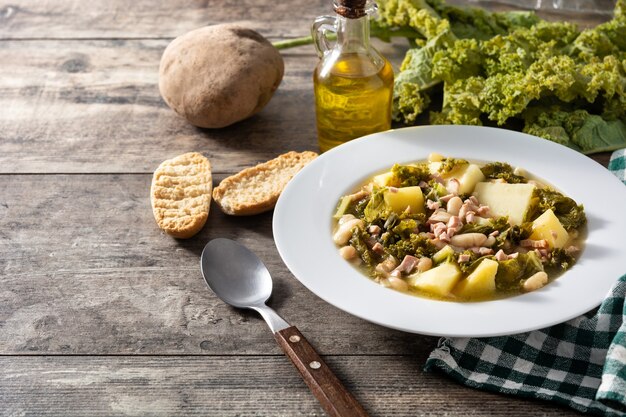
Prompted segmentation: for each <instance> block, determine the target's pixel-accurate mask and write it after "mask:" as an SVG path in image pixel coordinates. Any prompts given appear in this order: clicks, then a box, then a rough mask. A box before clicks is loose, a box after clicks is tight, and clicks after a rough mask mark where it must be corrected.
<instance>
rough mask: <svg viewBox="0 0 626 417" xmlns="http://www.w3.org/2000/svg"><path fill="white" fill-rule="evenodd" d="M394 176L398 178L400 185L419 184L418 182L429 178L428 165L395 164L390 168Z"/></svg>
mask: <svg viewBox="0 0 626 417" xmlns="http://www.w3.org/2000/svg"><path fill="white" fill-rule="evenodd" d="M391 172H392V173H393V175H394V177H396V178H397V179H399V180H400V186H401V187H411V186H415V185H419V183H420V182H422V181H424V182H428V181H429V180H430V171H429V170H428V165H426V164H418V165H400V164H395V165H394V166H393V167H392V168H391Z"/></svg>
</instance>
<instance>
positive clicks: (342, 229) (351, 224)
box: [333, 219, 363, 246]
mask: <svg viewBox="0 0 626 417" xmlns="http://www.w3.org/2000/svg"><path fill="white" fill-rule="evenodd" d="M355 227H363V220H361V219H352V220H348V221H347V222H345V223H343V224H341V225H340V226H339V228H338V229H337V231H336V232H335V234H334V235H333V241H334V242H335V243H336V244H337V245H341V246H343V245H345V244H346V243H348V241H349V240H350V236H352V229H354V228H355Z"/></svg>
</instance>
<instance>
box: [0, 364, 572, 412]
mask: <svg viewBox="0 0 626 417" xmlns="http://www.w3.org/2000/svg"><path fill="white" fill-rule="evenodd" d="M325 360H326V361H327V362H328V364H329V366H330V367H331V368H332V369H333V370H334V371H335V372H336V373H337V375H338V376H339V377H340V378H341V379H342V380H343V381H344V383H345V384H346V386H347V387H348V389H350V390H351V391H352V393H353V394H354V395H355V397H356V398H357V399H358V400H359V401H360V402H361V403H362V405H363V406H364V407H365V408H366V409H367V410H368V411H369V412H370V414H371V415H372V416H394V417H401V416H417V415H420V416H441V415H446V416H484V415H490V416H521V415H532V416H576V415H578V414H577V413H575V412H574V411H571V410H569V409H567V408H564V407H560V406H557V405H554V404H551V403H547V402H541V401H533V400H525V399H519V398H516V397H511V396H504V395H498V394H493V393H488V392H482V391H478V390H473V389H469V388H466V387H463V386H461V385H458V384H457V383H455V382H453V381H451V380H449V379H447V378H445V377H444V376H443V375H441V374H439V373H425V372H423V371H422V370H421V366H422V363H423V362H424V358H422V357H414V356H395V357H386V356H379V357H370V356H354V357H336V356H331V357H326V358H325ZM0 369H1V370H0V398H2V408H3V413H4V414H5V415H44V414H45V415H46V416H63V417H72V416H83V415H87V414H89V415H91V416H111V415H151V416H179V415H185V416H206V415H208V416H220V417H228V416H241V415H245V416H294V415H308V416H323V415H324V413H323V411H322V409H321V408H320V407H319V405H318V404H317V402H316V400H315V398H314V397H313V396H312V395H311V394H310V393H309V391H308V389H307V388H306V386H305V385H304V383H303V382H302V380H300V378H299V376H298V374H297V372H296V371H295V369H293V367H292V366H291V365H290V364H289V362H288V360H287V359H286V358H284V357H247V358H241V357H184V358H181V357H167V358H153V357H87V358H86V357H28V358H25V357H3V358H0Z"/></svg>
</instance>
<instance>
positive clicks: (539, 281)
mask: <svg viewBox="0 0 626 417" xmlns="http://www.w3.org/2000/svg"><path fill="white" fill-rule="evenodd" d="M547 283H548V274H546V273H545V272H543V271H541V272H537V273H536V274H535V275H532V276H531V277H530V278H528V279H527V280H526V281H524V284H523V285H522V286H523V287H524V291H529V292H530V291H535V290H538V289H539V288H541V287H543V286H544V285H546V284H547Z"/></svg>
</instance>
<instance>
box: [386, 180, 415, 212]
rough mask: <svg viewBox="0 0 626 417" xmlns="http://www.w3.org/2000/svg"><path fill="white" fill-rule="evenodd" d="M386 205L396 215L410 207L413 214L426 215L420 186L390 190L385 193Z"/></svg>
mask: <svg viewBox="0 0 626 417" xmlns="http://www.w3.org/2000/svg"><path fill="white" fill-rule="evenodd" d="M384 198H385V204H386V205H387V207H389V208H390V209H391V211H393V212H395V213H402V212H403V211H404V210H406V208H407V207H409V210H410V211H411V213H424V195H423V194H422V189H421V188H420V187H418V186H414V187H402V188H394V189H388V190H386V191H385V193H384Z"/></svg>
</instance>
